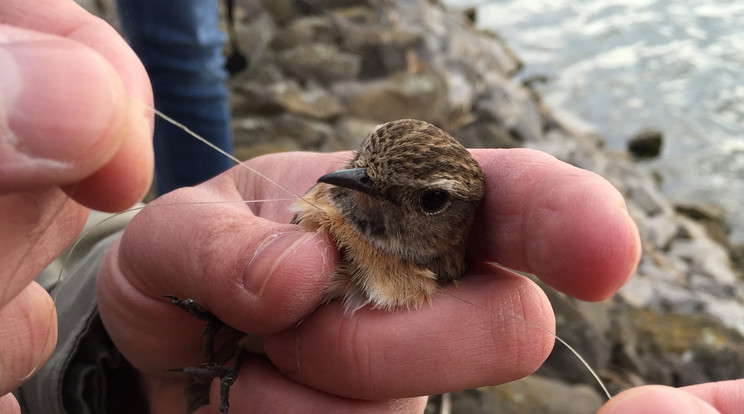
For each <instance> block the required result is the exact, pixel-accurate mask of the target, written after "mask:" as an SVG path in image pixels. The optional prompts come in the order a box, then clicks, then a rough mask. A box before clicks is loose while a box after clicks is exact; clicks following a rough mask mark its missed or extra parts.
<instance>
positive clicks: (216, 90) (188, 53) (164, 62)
mask: <svg viewBox="0 0 744 414" xmlns="http://www.w3.org/2000/svg"><path fill="white" fill-rule="evenodd" d="M217 1H218V0H178V1H167V0H118V1H117V7H118V10H119V16H120V18H121V22H122V27H123V29H124V32H125V35H126V37H127V39H128V41H129V43H130V44H131V46H132V49H134V51H135V52H136V53H137V55H138V56H139V58H140V60H142V63H143V64H144V65H145V68H146V69H147V73H148V75H149V76H150V80H151V82H152V88H153V93H154V98H155V107H156V108H158V109H159V110H160V111H162V112H163V113H165V114H166V115H168V116H170V117H172V118H174V119H175V120H177V121H179V122H181V123H183V124H184V125H186V126H187V127H189V128H190V129H192V130H193V131H194V132H196V133H197V134H199V135H200V136H202V137H204V138H206V139H208V140H209V141H210V142H212V143H213V144H215V145H217V146H219V147H220V148H222V149H224V150H225V151H228V152H230V153H232V152H233V143H232V133H231V129H230V108H229V106H228V90H227V87H226V85H225V79H226V78H227V73H226V71H225V70H224V62H225V58H224V56H223V54H222V48H223V45H224V43H225V40H226V36H225V34H224V33H223V32H222V31H221V30H220V28H219V26H218V23H219V15H218V8H217ZM154 146H155V174H156V184H157V190H158V193H159V194H163V193H166V192H168V191H170V190H173V189H175V188H178V187H183V186H191V185H195V184H198V183H200V182H202V181H204V180H206V179H209V178H211V177H213V176H215V175H217V174H219V173H220V172H222V171H224V170H226V169H228V168H230V167H231V166H232V161H230V160H229V159H227V158H226V157H225V156H223V155H222V154H219V153H217V152H216V151H214V150H213V149H211V148H209V147H207V146H206V145H205V144H203V143H201V142H198V141H197V140H196V139H194V138H193V137H190V136H189V135H188V134H187V133H186V132H184V131H182V130H181V129H179V128H178V127H175V126H173V125H171V124H169V123H168V122H166V121H164V120H162V119H160V118H158V117H156V119H155V138H154Z"/></svg>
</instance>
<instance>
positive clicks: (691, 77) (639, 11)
mask: <svg viewBox="0 0 744 414" xmlns="http://www.w3.org/2000/svg"><path fill="white" fill-rule="evenodd" d="M444 3H445V4H448V5H451V6H455V7H460V6H465V5H477V6H478V24H479V25H480V26H483V27H487V28H490V29H493V30H494V31H496V32H498V33H499V34H500V35H501V36H503V37H504V38H505V39H506V40H507V42H508V43H509V44H510V46H511V47H512V48H513V49H514V50H515V51H516V52H517V54H518V55H519V56H520V57H521V58H522V59H523V60H524V62H525V63H526V68H525V72H524V74H523V75H522V76H526V77H529V76H532V75H546V76H547V77H548V78H549V81H548V82H547V83H546V84H545V85H544V86H543V87H542V88H541V90H542V92H543V94H544V98H545V99H546V101H547V102H548V103H550V104H551V105H553V106H559V107H562V108H566V109H568V110H571V111H572V112H574V113H576V114H578V115H580V116H581V117H583V118H584V119H586V120H588V121H590V122H592V123H593V124H595V125H596V126H597V128H598V129H599V131H600V132H601V133H602V134H603V135H604V137H605V139H606V140H607V144H608V146H609V147H613V148H624V147H625V142H626V140H627V138H628V137H629V136H631V135H632V134H633V133H635V132H637V131H638V130H640V129H642V128H643V127H656V128H659V129H661V130H662V131H663V132H664V135H665V141H664V148H663V153H662V155H661V157H660V158H659V159H657V160H654V161H651V162H648V163H645V164H643V165H644V166H645V167H646V168H649V169H657V170H659V171H660V172H661V173H662V175H663V177H664V188H663V189H664V191H665V192H666V193H667V195H669V196H670V197H671V198H672V199H675V200H687V201H696V202H705V201H710V202H715V203H717V204H719V205H721V206H723V207H724V208H725V209H726V211H727V213H728V221H729V222H730V224H731V225H732V227H733V234H732V240H733V241H735V242H739V243H741V242H744V1H740V0H729V1H716V0H674V1H671V0H667V1H663V0H628V1H618V0H592V1H587V0H533V1H525V0H501V1H490V0H485V1H484V0H481V1H472V0H471V1H468V0H445V1H444Z"/></svg>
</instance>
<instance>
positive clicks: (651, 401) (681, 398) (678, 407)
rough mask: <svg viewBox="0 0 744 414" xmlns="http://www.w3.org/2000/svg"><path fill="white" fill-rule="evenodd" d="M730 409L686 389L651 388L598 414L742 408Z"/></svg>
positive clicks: (698, 413)
mask: <svg viewBox="0 0 744 414" xmlns="http://www.w3.org/2000/svg"><path fill="white" fill-rule="evenodd" d="M739 403H741V398H739ZM730 408H732V409H731V411H718V410H716V409H715V408H714V407H713V406H711V405H710V404H708V403H707V402H706V401H704V400H703V399H701V398H699V397H697V396H695V395H693V394H692V393H688V392H687V391H685V390H683V389H678V388H672V387H666V386H661V385H647V386H643V387H638V388H632V389H630V390H627V391H624V392H622V393H620V394H618V395H616V396H615V397H613V398H612V399H611V400H610V401H609V402H607V404H605V405H604V406H603V407H602V408H601V409H600V410H599V412H598V413H597V414H687V413H690V414H692V413H694V414H726V413H735V412H739V411H738V410H740V409H741V405H738V406H736V408H733V407H730Z"/></svg>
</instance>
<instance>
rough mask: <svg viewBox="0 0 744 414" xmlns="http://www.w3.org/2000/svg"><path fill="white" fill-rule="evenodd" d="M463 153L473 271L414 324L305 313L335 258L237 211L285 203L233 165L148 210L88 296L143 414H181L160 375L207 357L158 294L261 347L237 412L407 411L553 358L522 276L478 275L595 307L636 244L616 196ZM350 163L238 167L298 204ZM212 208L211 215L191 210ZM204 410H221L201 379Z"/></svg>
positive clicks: (538, 295) (631, 264) (192, 323)
mask: <svg viewBox="0 0 744 414" xmlns="http://www.w3.org/2000/svg"><path fill="white" fill-rule="evenodd" d="M473 154H474V156H475V157H476V159H477V160H478V161H479V162H480V164H481V165H482V167H483V170H484V172H485V174H486V188H487V190H486V195H485V198H484V201H483V202H482V205H481V208H480V209H479V213H478V217H477V218H476V224H475V226H474V231H473V234H472V236H471V242H470V245H471V248H470V251H469V252H470V257H471V261H473V262H475V263H481V264H478V265H476V266H474V267H473V268H472V269H471V270H470V271H468V272H467V273H466V275H464V277H463V283H462V286H461V287H447V293H446V294H441V295H439V296H437V297H436V298H435V299H434V301H433V303H432V305H431V306H428V305H424V306H423V307H422V309H419V310H416V311H406V310H399V311H396V312H383V311H378V310H371V309H369V308H362V309H360V310H358V311H357V312H356V313H355V314H354V315H353V316H352V317H348V316H344V312H343V308H342V306H341V304H340V303H337V302H332V303H330V304H328V305H326V306H320V307H318V304H319V303H320V301H321V299H322V297H323V287H324V285H325V284H326V282H327V280H328V277H329V275H330V274H331V272H332V270H333V268H334V267H335V265H336V262H337V260H338V252H337V250H336V248H335V246H334V245H333V243H332V242H330V241H328V240H326V239H324V238H323V237H322V236H320V235H317V234H309V233H303V232H300V231H298V229H297V227H296V226H293V225H289V224H285V223H288V222H289V221H290V219H291V213H290V212H289V211H288V209H287V207H288V205H289V203H291V202H292V201H291V200H287V201H279V202H277V201H273V202H272V201H265V202H257V203H248V204H244V203H242V202H241V200H275V199H287V198H288V194H287V193H286V192H285V191H284V190H281V189H279V188H278V187H276V186H275V185H273V184H271V183H269V182H268V181H266V180H264V179H262V178H260V177H258V176H257V175H255V174H254V173H252V172H250V171H247V170H246V169H244V168H241V167H236V168H233V169H232V170H230V171H228V172H227V173H225V174H223V175H221V176H219V177H217V178H215V179H213V180H211V181H209V182H207V183H205V184H203V185H200V186H197V187H193V188H184V189H180V190H177V191H175V192H172V193H170V194H167V195H165V196H164V197H161V198H160V199H158V200H156V201H155V202H153V203H151V204H150V205H149V206H148V207H147V208H145V209H144V210H143V211H142V212H140V213H139V214H138V215H137V216H136V217H135V219H134V220H133V221H132V222H131V223H130V225H129V226H128V228H127V230H126V232H125V233H124V236H123V237H122V239H121V240H120V241H118V242H117V243H116V244H115V245H114V246H113V247H112V249H110V250H109V252H108V254H107V256H106V257H105V259H104V261H103V263H102V265H101V269H100V272H99V280H98V289H97V290H98V291H97V295H98V300H99V310H100V314H101V317H102V319H103V321H104V324H105V325H106V328H107V330H108V332H109V334H110V335H111V337H112V339H113V340H114V342H115V344H116V346H117V348H118V349H119V350H120V351H121V352H122V353H123V354H124V355H125V356H126V358H127V359H128V360H129V361H130V362H131V363H132V364H133V365H134V366H135V367H136V368H137V369H138V370H140V371H141V373H142V378H143V379H144V382H145V384H146V385H147V390H148V392H147V394H148V395H149V396H150V397H151V404H152V407H153V410H152V412H158V413H159V412H183V410H184V406H183V404H184V403H183V396H182V394H183V391H184V387H185V383H186V381H185V380H184V379H183V377H182V376H177V375H175V374H172V373H166V372H165V371H166V370H167V369H171V368H178V367H185V366H196V365H198V364H199V363H200V362H202V359H203V356H202V341H201V338H200V337H199V331H200V329H201V328H202V327H203V323H202V322H200V321H198V320H196V319H194V318H192V317H190V316H189V315H187V314H186V313H184V312H183V311H182V310H181V309H178V308H176V307H174V306H172V305H171V304H170V302H169V301H167V300H165V299H164V298H163V297H162V295H164V294H174V295H176V296H179V297H182V298H186V297H188V298H193V299H195V300H196V301H197V303H199V304H200V305H201V306H203V307H204V308H206V309H207V310H208V311H210V312H212V313H213V314H215V315H216V316H217V317H219V318H220V319H221V320H222V321H224V322H225V323H227V324H228V325H230V326H232V327H234V328H236V329H239V330H241V331H243V332H246V333H250V334H255V335H264V336H265V342H264V347H265V351H266V354H267V356H268V358H269V360H270V362H265V360H261V359H248V361H247V362H246V363H245V365H244V366H243V368H242V369H241V371H240V376H239V378H238V381H237V382H236V383H235V385H234V386H233V389H232V393H231V395H230V397H231V409H234V410H235V411H236V412H243V411H251V410H253V411H258V412H263V411H283V412H293V410H297V411H302V412H310V411H309V410H316V411H317V412H350V411H353V412H358V411H359V412H362V410H364V411H363V412H378V411H380V412H390V411H391V405H390V404H397V405H395V406H394V408H395V409H394V410H392V411H399V412H409V411H421V407H422V404H423V401H425V399H423V398H418V399H416V398H414V397H415V396H420V395H428V394H433V393H439V392H444V391H451V390H456V389H464V388H470V387H476V386H481V385H486V384H499V383H504V382H507V381H511V380H514V379H517V378H520V377H522V376H524V375H527V374H529V373H531V372H532V371H534V370H535V369H537V368H538V367H539V366H540V364H541V363H542V362H543V360H544V359H545V358H546V357H547V355H548V353H549V352H550V350H551V348H552V344H553V337H552V336H551V335H549V334H547V333H546V332H545V331H542V330H540V329H537V328H535V327H536V326H539V327H544V328H545V329H546V330H548V331H551V330H553V329H554V316H553V313H552V310H551V307H550V304H549V302H548V300H547V299H546V297H545V295H544V294H543V293H542V291H541V290H540V289H539V288H538V287H537V286H535V285H534V284H533V283H532V282H531V281H529V280H528V279H526V278H524V277H522V276H519V275H517V274H515V273H512V272H510V271H507V270H504V269H502V268H497V267H494V266H491V265H488V264H485V262H488V261H497V262H499V263H502V264H503V265H505V266H509V267H511V268H514V269H518V270H522V271H527V272H534V273H537V274H538V275H539V276H540V277H541V278H542V279H543V280H545V281H546V282H547V283H549V284H551V285H553V286H555V287H556V288H558V289H561V290H562V291H564V292H566V293H568V294H571V295H573V296H576V297H579V298H582V299H587V300H600V299H603V298H606V297H608V296H610V295H611V294H612V293H614V291H615V290H617V289H618V288H619V287H620V286H621V285H622V284H623V283H624V282H625V281H627V279H628V278H629V277H630V275H631V274H632V273H633V271H634V269H635V266H636V265H637V263H638V260H639V256H640V241H639V236H638V232H637V229H636V227H635V224H634V223H633V221H632V220H631V219H630V218H629V216H628V214H627V211H626V210H625V204H624V201H623V199H622V197H621V196H620V194H619V193H618V192H617V191H616V190H615V189H614V188H613V187H612V186H611V185H610V184H608V183H607V182H606V181H605V180H604V179H602V178H600V177H598V176H597V175H595V174H592V173H590V172H587V171H584V170H580V169H577V168H574V167H571V166H569V165H568V164H565V163H562V162H560V161H558V160H556V159H555V158H553V157H550V156H548V155H546V154H544V153H540V152H537V151H531V150H474V151H473ZM346 157H348V154H310V153H285V154H275V155H270V156H265V157H260V158H257V159H254V160H251V161H250V162H249V165H251V166H252V167H254V168H256V169H257V170H259V171H261V172H263V173H264V174H266V175H267V176H269V177H271V178H272V179H274V180H276V181H278V182H281V183H284V185H289V187H290V189H291V190H292V191H294V192H295V193H303V192H304V191H306V190H307V189H308V188H310V186H312V185H313V184H314V182H315V180H316V178H317V177H319V176H321V175H323V174H325V173H327V172H330V171H333V170H335V169H336V168H338V166H339V165H341V164H342V163H343V161H344V160H345V158H346ZM289 198H292V197H291V196H289ZM209 201H220V202H221V203H219V204H196V203H203V202H209ZM466 301H467V302H469V303H467V302H466ZM473 304H476V306H473ZM299 321H302V322H301V323H299V324H298V322H299ZM211 397H212V401H219V397H218V388H217V386H216V384H215V383H213V387H212V395H211ZM391 401H393V402H392V403H391ZM278 404H281V407H278V406H277V405H278ZM216 405H217V404H213V406H212V407H205V408H203V410H204V412H206V411H209V412H216V411H217V407H216ZM249 408H250V409H251V410H249ZM200 412H201V411H200Z"/></svg>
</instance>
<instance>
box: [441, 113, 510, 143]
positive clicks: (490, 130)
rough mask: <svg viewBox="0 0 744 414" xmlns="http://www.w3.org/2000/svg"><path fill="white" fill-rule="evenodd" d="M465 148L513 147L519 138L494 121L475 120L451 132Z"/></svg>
mask: <svg viewBox="0 0 744 414" xmlns="http://www.w3.org/2000/svg"><path fill="white" fill-rule="evenodd" d="M452 136H453V137H455V138H456V139H457V140H458V141H460V143H461V144H462V145H464V146H465V147H466V148H515V147H518V146H519V140H518V139H517V138H515V137H514V136H512V135H510V134H509V133H508V132H507V131H505V130H504V128H503V127H501V126H499V125H498V124H497V123H496V122H494V121H484V120H477V121H475V122H471V123H469V124H467V125H465V126H463V127H462V128H460V129H458V130H457V131H455V132H453V133H452Z"/></svg>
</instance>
